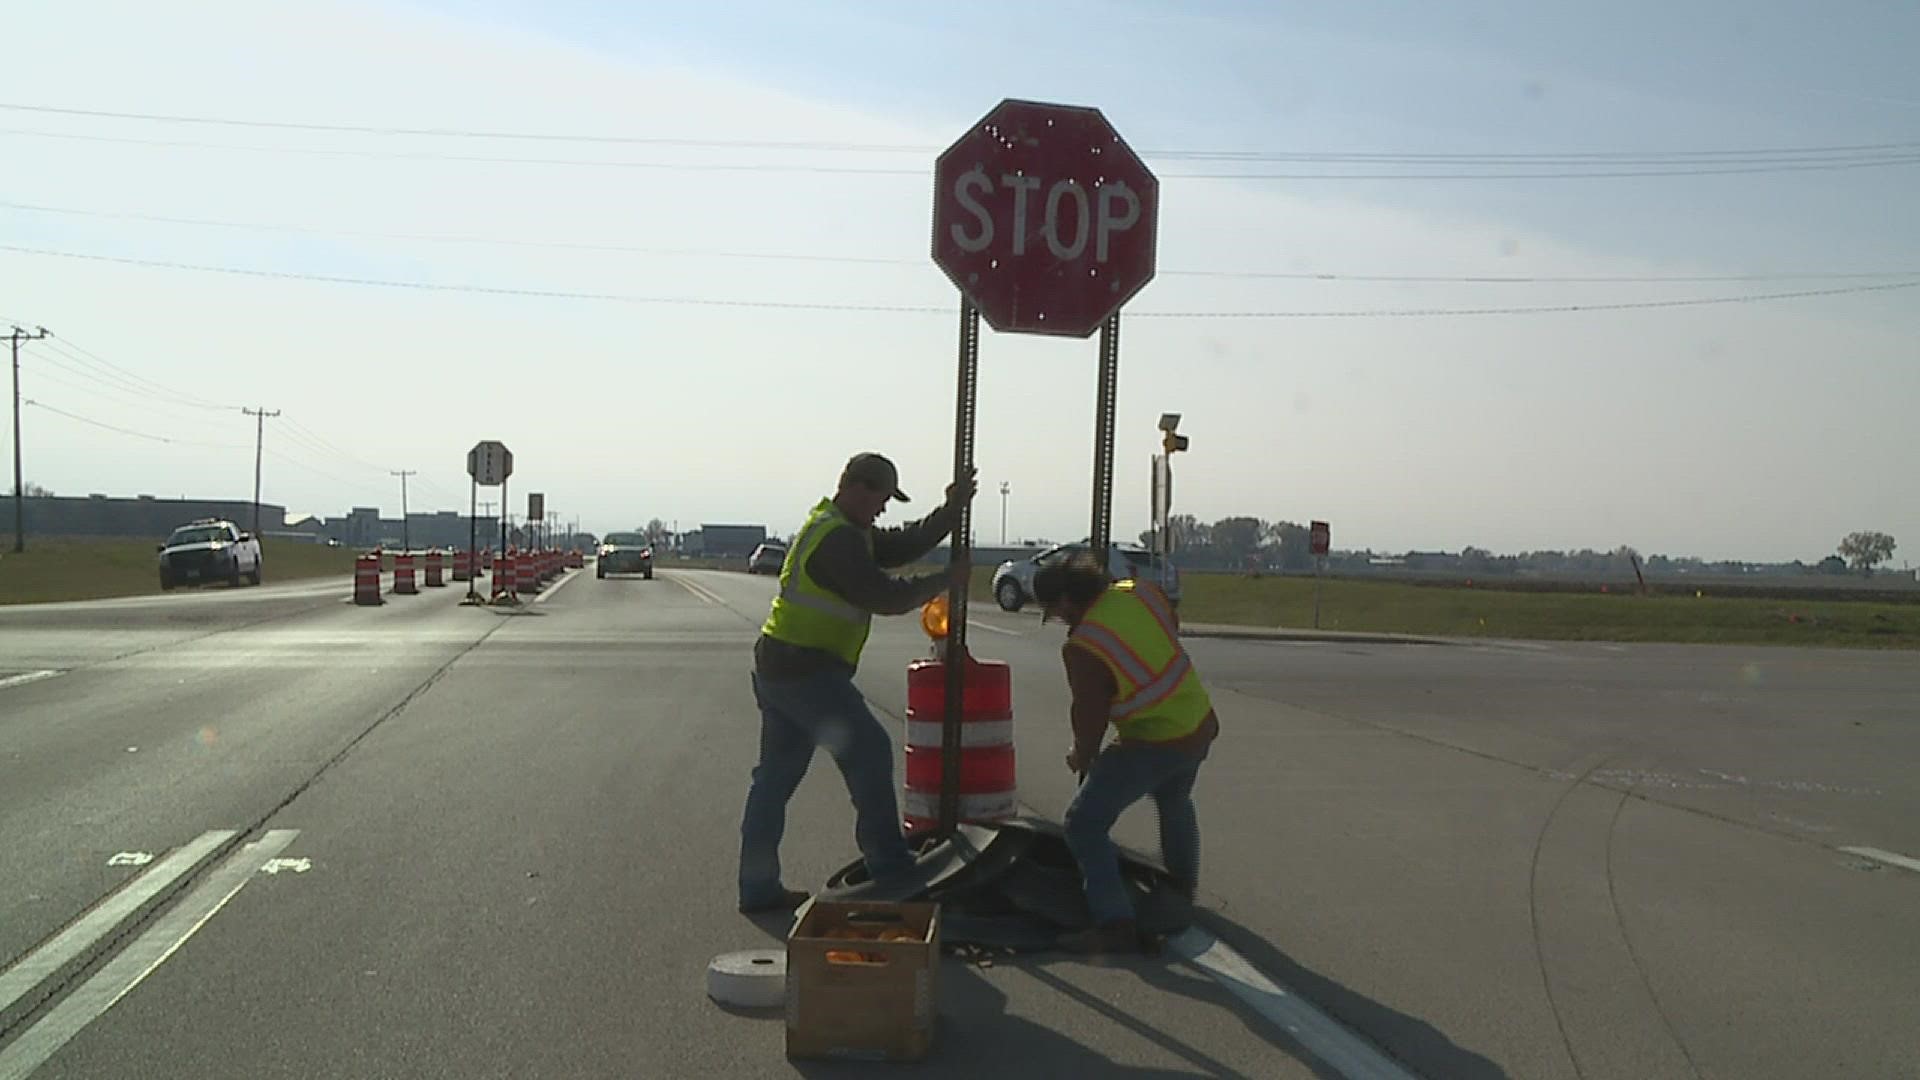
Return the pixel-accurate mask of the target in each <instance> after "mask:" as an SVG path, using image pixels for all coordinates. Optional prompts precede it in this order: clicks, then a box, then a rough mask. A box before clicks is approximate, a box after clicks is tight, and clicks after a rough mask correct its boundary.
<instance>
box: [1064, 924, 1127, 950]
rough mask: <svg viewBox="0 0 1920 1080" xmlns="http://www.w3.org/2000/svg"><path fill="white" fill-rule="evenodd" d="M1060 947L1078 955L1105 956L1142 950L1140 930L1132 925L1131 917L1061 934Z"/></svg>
mask: <svg viewBox="0 0 1920 1080" xmlns="http://www.w3.org/2000/svg"><path fill="white" fill-rule="evenodd" d="M1060 947H1061V948H1062V949H1065V950H1066V951H1067V952H1070V953H1075V954H1077V955H1080V956H1107V955H1115V954H1123V953H1138V952H1141V951H1143V950H1142V949H1141V947H1140V930H1139V928H1138V927H1137V926H1135V925H1134V922H1133V920H1132V919H1122V920H1120V921H1119V922H1110V923H1102V924H1100V925H1099V926H1095V927H1090V928H1088V929H1086V930H1078V931H1075V932H1074V933H1071V934H1063V935H1061V937H1060Z"/></svg>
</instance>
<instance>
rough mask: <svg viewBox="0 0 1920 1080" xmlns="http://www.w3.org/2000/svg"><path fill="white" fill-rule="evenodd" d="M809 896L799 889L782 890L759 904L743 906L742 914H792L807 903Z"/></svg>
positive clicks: (741, 906)
mask: <svg viewBox="0 0 1920 1080" xmlns="http://www.w3.org/2000/svg"><path fill="white" fill-rule="evenodd" d="M809 896H810V894H808V893H806V892H803V891H801V890H799V889H781V890H780V891H779V892H778V893H776V894H775V895H774V896H772V897H771V898H769V899H767V900H763V901H761V902H759V903H757V904H741V905H740V914H742V915H766V914H770V913H773V912H782V911H784V912H789V913H791V912H792V911H793V910H794V909H795V908H797V907H799V906H800V905H801V904H804V903H806V902H807V900H808V899H809Z"/></svg>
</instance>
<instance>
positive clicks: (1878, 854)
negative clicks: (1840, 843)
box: [1840, 847, 1920, 874]
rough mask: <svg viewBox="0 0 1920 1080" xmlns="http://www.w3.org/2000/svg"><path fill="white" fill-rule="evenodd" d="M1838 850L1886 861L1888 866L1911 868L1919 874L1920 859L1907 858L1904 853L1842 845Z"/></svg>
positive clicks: (1903, 868)
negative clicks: (1898, 853)
mask: <svg viewBox="0 0 1920 1080" xmlns="http://www.w3.org/2000/svg"><path fill="white" fill-rule="evenodd" d="M1840 850H1841V851H1844V852H1846V853H1847V854H1849V855H1858V856H1860V857H1861V858H1863V859H1872V860H1874V861H1876V862H1883V863H1886V864H1887V865H1888V866H1897V867H1899V868H1900V869H1902V870H1911V871H1913V872H1914V873H1916V874H1920V859H1909V858H1907V857H1906V856H1905V855H1896V854H1894V853H1893V852H1891V851H1881V850H1880V849H1879V848H1872V847H1843V848H1841V849H1840Z"/></svg>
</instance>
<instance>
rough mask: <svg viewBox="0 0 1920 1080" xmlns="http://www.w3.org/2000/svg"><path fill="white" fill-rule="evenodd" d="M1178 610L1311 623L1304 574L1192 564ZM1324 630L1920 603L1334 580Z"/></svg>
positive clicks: (1463, 628) (1651, 626) (1892, 625)
mask: <svg viewBox="0 0 1920 1080" xmlns="http://www.w3.org/2000/svg"><path fill="white" fill-rule="evenodd" d="M992 576H993V571H992V569H991V568H988V567H977V568H975V570H974V575H973V585H972V589H971V591H970V594H969V595H970V596H971V597H972V599H973V600H974V601H975V602H978V603H982V604H991V603H992V602H993V597H992V595H991V593H990V591H989V589H988V583H989V582H990V581H991V579H992ZM1181 587H1182V589H1183V590H1184V593H1185V595H1184V596H1183V598H1182V600H1181V604H1180V616H1181V618H1182V619H1183V620H1186V621H1188V622H1194V623H1223V624H1227V625H1232V626H1274V627H1289V628H1296V629H1305V628H1310V627H1312V626H1313V581H1312V579H1310V578H1275V577H1262V578H1247V577H1239V576H1229V575H1225V574H1187V575H1185V576H1184V577H1183V579H1182V581H1181ZM1320 627H1321V629H1324V630H1360V631H1371V632H1380V633H1398V634H1431V635H1437V636H1446V637H1503V638H1534V639H1540V640H1557V641H1674V642H1717V643H1724V644H1764V645H1836V646H1847V647H1854V648H1861V647H1865V648H1902V649H1912V648H1920V605H1917V604H1911V603H1882V602H1875V601H1865V600H1837V599H1813V600H1799V599H1781V598H1775V597H1766V598H1755V597H1729V596H1703V597H1696V596H1694V595H1692V594H1691V593H1689V594H1685V595H1678V596H1675V595H1667V596H1634V595H1632V594H1630V593H1618V592H1615V593H1606V594H1601V593H1585V594H1580V593H1566V592H1510V591H1504V590H1497V589H1484V588H1471V589H1468V588H1442V587H1435V586H1431V585H1406V584H1398V583H1391V582H1371V581H1341V580H1337V579H1329V580H1328V581H1327V582H1326V583H1325V585H1324V592H1323V593H1322V594H1321V600H1320Z"/></svg>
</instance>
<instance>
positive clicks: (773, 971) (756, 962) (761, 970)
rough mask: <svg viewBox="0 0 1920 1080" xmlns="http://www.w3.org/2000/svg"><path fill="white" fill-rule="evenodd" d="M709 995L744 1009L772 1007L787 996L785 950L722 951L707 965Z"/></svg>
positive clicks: (722, 1002)
mask: <svg viewBox="0 0 1920 1080" xmlns="http://www.w3.org/2000/svg"><path fill="white" fill-rule="evenodd" d="M707 996H708V997H710V998H712V999H713V1000H715V1001H718V1002H720V1003H721V1004H723V1005H732V1006H735V1007H737V1008H742V1009H771V1008H773V1007H774V1006H776V1005H779V1004H781V1003H782V1002H784V1001H785V1000H786V998H787V953H786V950H784V949H749V950H747V951H746V952H735V953H722V954H721V955H719V956H716V957H714V958H713V962H712V963H710V964H708V965H707Z"/></svg>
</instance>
